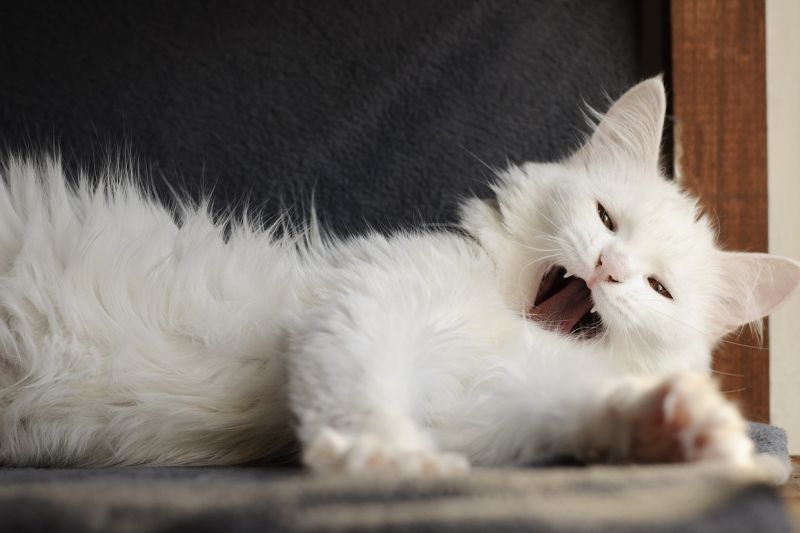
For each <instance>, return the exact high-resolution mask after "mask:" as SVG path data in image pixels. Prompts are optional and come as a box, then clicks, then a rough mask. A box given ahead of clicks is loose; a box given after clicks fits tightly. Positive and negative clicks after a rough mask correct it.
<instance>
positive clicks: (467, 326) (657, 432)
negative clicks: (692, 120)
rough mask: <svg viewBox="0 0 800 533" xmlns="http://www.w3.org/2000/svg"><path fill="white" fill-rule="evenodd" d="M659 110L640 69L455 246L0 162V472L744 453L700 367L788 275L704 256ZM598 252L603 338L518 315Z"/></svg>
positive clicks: (500, 186) (794, 269)
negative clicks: (229, 210)
mask: <svg viewBox="0 0 800 533" xmlns="http://www.w3.org/2000/svg"><path fill="white" fill-rule="evenodd" d="M664 109H665V100H664V90H663V86H662V84H661V81H660V80H659V79H652V80H648V81H646V82H643V83H641V84H639V85H638V86H636V87H635V88H633V89H631V90H630V91H629V92H628V93H626V94H625V95H624V96H623V97H622V98H621V99H620V100H619V101H618V102H617V103H616V104H615V105H614V106H613V107H612V109H611V110H610V111H609V112H608V113H607V114H606V115H605V116H604V117H602V119H601V120H600V122H599V125H598V126H597V128H596V129H595V131H594V133H593V135H592V137H591V138H590V139H589V140H588V141H587V143H586V144H585V145H584V146H583V147H582V148H581V149H580V150H579V151H578V152H577V153H576V154H574V155H573V156H572V157H570V158H569V159H567V160H565V161H562V162H559V163H549V164H533V163H531V164H527V165H523V166H521V167H511V168H509V169H507V170H505V171H504V172H502V173H501V174H500V176H499V180H498V181H497V183H496V184H495V186H494V189H495V192H496V195H497V201H496V204H495V203H491V202H484V201H480V200H470V201H467V202H465V204H464V206H463V222H462V227H463V229H464V230H465V231H466V232H467V233H469V234H470V235H471V236H472V238H467V237H465V236H463V235H461V234H457V233H446V232H427V231H426V232H419V233H398V234H395V235H392V236H388V237H387V236H382V235H378V234H369V235H365V236H362V237H356V238H353V239H348V240H336V239H333V238H326V237H324V236H321V235H320V233H319V232H317V231H316V230H315V229H314V228H313V227H312V228H311V229H309V230H307V231H305V232H302V233H300V234H297V233H295V234H292V232H283V233H281V235H283V236H277V233H276V232H275V231H273V230H272V229H261V228H256V227H253V225H252V224H250V223H249V222H248V221H247V220H244V221H242V222H238V223H233V224H231V225H226V224H225V223H224V221H219V220H215V219H214V218H213V217H212V216H211V215H210V214H209V211H208V209H206V207H205V206H200V207H187V206H181V207H179V208H177V209H176V210H171V209H168V208H166V207H163V206H162V205H160V204H159V203H157V202H156V201H154V200H153V199H151V198H150V197H149V196H148V195H146V194H144V193H142V192H141V191H140V189H139V188H137V187H136V186H134V185H132V183H135V181H136V176H135V175H130V171H129V170H126V169H124V168H119V167H116V168H112V167H109V169H108V171H107V172H106V174H105V175H104V176H101V180H100V183H101V185H98V186H90V185H89V184H88V183H89V182H88V181H87V180H85V179H82V180H80V182H79V185H77V186H75V187H71V186H69V185H68V184H67V182H66V179H65V177H64V171H63V169H62V168H61V166H60V165H59V163H58V162H56V161H52V160H41V161H33V160H30V159H27V160H26V159H13V158H12V159H10V160H9V161H8V162H7V164H6V167H5V168H4V169H3V170H2V174H3V184H2V185H0V462H2V463H3V464H13V465H89V466H100V465H111V464H158V465H167V464H174V465H186V464H192V465H205V464H231V463H238V462H243V461H247V460H250V459H256V458H260V457H265V456H270V455H275V454H282V453H284V452H286V451H287V450H290V449H291V447H292V445H293V442H294V439H295V438H298V439H299V442H300V444H301V445H302V447H303V450H304V453H303V457H304V460H305V462H306V463H307V464H308V465H310V466H312V467H314V468H316V469H319V470H330V469H332V470H349V471H362V470H393V471H401V472H412V473H415V472H424V471H441V472H450V471H460V470H463V469H464V468H466V465H467V460H469V462H471V463H476V464H482V465H502V464H522V463H526V462H530V461H535V460H545V459H549V458H552V457H554V456H558V455H574V456H577V457H580V458H585V459H590V460H591V459H598V460H599V459H605V460H622V461H631V460H634V461H636V460H642V461H666V460H671V459H675V458H678V459H698V458H704V457H721V458H729V459H735V460H746V459H747V458H748V457H749V456H750V454H751V449H752V445H751V444H750V442H749V440H748V439H747V437H746V436H745V427H744V423H743V422H742V420H741V417H740V416H739V414H738V412H737V411H736V409H735V408H733V407H732V406H731V405H730V404H729V403H727V402H726V401H725V400H724V399H723V398H722V396H721V395H720V394H719V393H718V392H717V391H716V389H715V388H714V386H713V384H711V383H710V382H709V381H708V380H707V379H706V378H704V377H698V375H697V374H696V373H697V372H699V373H700V374H702V373H706V372H707V371H708V368H709V364H710V353H711V350H712V349H713V347H714V346H715V345H716V344H717V343H718V342H719V340H720V339H721V337H722V336H724V335H725V334H726V333H728V332H729V331H731V330H732V329H734V328H736V327H738V326H740V325H742V324H744V323H748V322H751V321H753V320H757V319H759V318H760V317H762V316H763V315H765V314H767V313H768V312H769V311H770V310H771V309H772V308H773V307H774V306H775V305H777V304H778V303H779V302H780V301H781V300H782V299H783V298H784V297H785V296H786V295H787V294H788V293H790V292H791V291H792V290H794V288H795V287H796V285H797V283H798V279H799V278H800V268H798V265H797V263H795V262H793V261H791V260H787V259H781V258H776V257H773V256H767V255H764V254H736V253H730V252H722V251H720V250H719V249H718V248H717V247H716V245H715V242H714V230H713V228H712V227H711V226H710V225H709V223H708V221H707V219H706V218H705V217H703V216H701V215H700V212H699V209H698V207H697V205H696V200H695V199H694V198H692V197H691V196H689V195H688V194H686V193H685V192H682V191H681V190H680V188H679V186H678V185H677V184H675V183H673V182H670V181H667V180H666V179H664V178H663V177H662V175H661V174H660V172H659V169H658V150H659V144H660V140H661V127H662V122H663V119H664ZM598 201H599V202H601V203H602V204H603V206H605V208H606V209H607V210H608V212H609V214H610V215H611V216H612V217H613V218H614V221H615V223H616V225H617V229H616V231H615V232H611V231H608V230H607V229H606V227H605V226H604V225H603V223H602V222H601V221H600V220H599V219H598V215H597V202H598ZM176 219H177V221H176ZM601 257H602V258H603V259H604V260H605V263H604V265H605V266H604V267H603V268H605V269H606V270H603V271H602V274H603V276H605V275H606V274H609V273H610V274H609V275H611V274H613V276H614V277H615V279H618V280H619V281H621V282H620V283H610V282H608V283H607V282H604V281H602V280H601V281H600V282H598V283H597V284H596V285H595V286H594V288H593V298H594V300H595V304H596V306H597V309H598V311H599V313H600V314H601V316H602V317H603V321H604V324H605V327H606V331H605V333H604V334H603V335H601V336H600V337H598V338H596V339H594V340H579V339H575V338H571V337H568V336H564V335H561V334H559V333H556V332H555V331H553V330H551V329H549V328H547V327H544V326H542V325H541V324H538V323H536V322H533V321H531V320H529V319H527V318H526V316H525V315H526V311H527V310H528V309H529V308H530V306H531V303H532V301H531V300H532V298H533V297H534V296H535V294H536V290H537V285H538V283H539V280H540V279H541V277H542V275H543V273H544V270H545V269H546V268H547V267H548V265H550V264H554V263H557V264H560V265H563V266H565V267H567V268H568V269H569V270H570V271H571V272H572V273H574V274H575V275H578V276H581V277H583V278H584V279H590V278H592V276H594V275H595V274H596V273H597V272H598V271H597V269H598V268H600V267H596V264H597V263H598V259H599V258H601ZM652 275H656V276H657V277H658V278H659V279H660V280H661V281H662V282H663V284H664V285H665V286H666V287H667V288H668V290H669V291H670V292H671V294H672V295H673V297H674V299H673V300H669V299H667V298H664V297H663V296H661V295H659V294H657V293H656V292H654V291H653V289H652V288H651V287H650V286H649V285H648V283H647V277H648V276H652ZM604 279H605V278H604ZM692 372H695V373H692ZM654 443H655V444H654Z"/></svg>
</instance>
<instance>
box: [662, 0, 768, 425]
mask: <svg viewBox="0 0 800 533" xmlns="http://www.w3.org/2000/svg"><path fill="white" fill-rule="evenodd" d="M764 16H765V11H764V0H700V1H698V0H673V1H672V5H671V18H672V60H673V64H672V76H673V78H672V87H673V109H674V113H675V127H676V133H675V138H676V146H675V153H676V154H678V159H677V169H678V173H679V175H680V177H681V179H682V180H683V181H684V183H686V184H687V186H688V187H689V188H690V189H692V190H694V191H695V192H696V193H698V194H700V196H701V198H702V200H703V202H704V204H705V206H706V208H707V210H708V212H709V213H710V215H711V216H712V217H714V218H715V219H717V220H718V223H719V229H720V239H721V241H722V243H723V244H724V245H725V246H726V247H728V248H731V249H737V250H746V251H753V252H755V251H758V252H765V251H767V121H766V58H765V53H766V49H765V34H764ZM767 339H768V335H767V332H766V329H765V332H764V344H763V346H760V347H751V346H756V345H757V344H758V343H757V342H756V340H755V339H754V338H753V337H752V335H750V334H749V332H747V331H743V332H742V333H741V334H740V335H738V336H736V337H732V338H729V340H730V341H732V342H735V343H738V344H732V343H730V342H729V343H725V344H724V345H723V346H722V347H721V348H720V349H719V350H718V351H717V353H715V355H714V368H715V370H716V371H717V374H716V375H717V377H718V378H719V379H720V381H721V384H722V387H723V390H726V391H730V392H728V393H727V394H728V395H729V396H730V397H731V398H733V399H734V400H736V401H737V402H738V403H739V404H740V406H741V407H742V409H743V411H744V413H745V415H746V416H747V417H748V418H749V419H751V420H757V421H762V422H768V421H769V352H768V346H767Z"/></svg>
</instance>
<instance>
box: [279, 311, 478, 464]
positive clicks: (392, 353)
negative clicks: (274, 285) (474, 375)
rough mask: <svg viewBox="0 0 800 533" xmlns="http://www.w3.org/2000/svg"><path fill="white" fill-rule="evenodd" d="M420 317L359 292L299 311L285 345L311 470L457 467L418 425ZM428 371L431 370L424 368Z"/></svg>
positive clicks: (425, 336) (425, 338)
mask: <svg viewBox="0 0 800 533" xmlns="http://www.w3.org/2000/svg"><path fill="white" fill-rule="evenodd" d="M424 330H425V320H424V317H416V318H415V317H411V316H407V315H405V314H403V313H402V312H398V310H392V309H391V308H388V304H381V303H380V302H379V301H377V300H373V299H372V298H369V297H366V298H363V299H360V300H359V301H358V302H357V303H354V304H353V305H350V302H338V303H337V304H336V305H326V306H324V307H320V308H317V309H315V310H312V311H310V312H307V313H305V314H304V316H303V317H302V319H301V320H300V322H299V325H298V326H297V327H296V328H295V329H294V331H293V333H292V335H291V340H290V346H289V350H288V361H287V366H288V369H289V376H290V379H289V394H290V405H291V408H292V410H293V412H294V414H295V416H296V419H297V434H298V437H299V439H300V442H301V445H302V447H303V455H302V459H303V462H304V463H305V464H306V465H307V466H309V467H310V468H311V469H312V470H315V471H333V472H337V471H339V472H348V473H359V472H391V473H393V474H401V475H418V474H429V473H430V474H453V473H460V472H464V471H466V470H467V469H468V463H467V461H466V459H465V458H464V457H463V456H462V455H458V454H453V453H446V452H443V451H442V450H440V448H439V447H438V446H437V445H436V443H435V442H434V440H433V439H432V438H431V436H430V435H429V434H428V433H427V431H426V430H425V429H424V428H423V427H422V424H421V420H420V419H421V418H424V415H421V414H420V407H419V402H420V400H421V399H422V398H421V397H422V396H423V393H422V388H421V382H424V381H425V376H423V375H422V374H423V373H424V370H423V368H424V365H421V364H420V361H421V360H424V359H425V357H426V355H429V354H430V353H431V351H432V349H434V347H433V346H431V342H432V337H435V335H430V334H429V333H426V332H425V331H424ZM431 370H432V371H433V369H431Z"/></svg>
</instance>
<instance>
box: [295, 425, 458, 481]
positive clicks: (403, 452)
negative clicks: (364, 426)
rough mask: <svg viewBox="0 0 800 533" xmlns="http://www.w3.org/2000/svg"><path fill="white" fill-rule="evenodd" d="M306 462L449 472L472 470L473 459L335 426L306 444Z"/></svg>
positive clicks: (350, 468) (348, 469)
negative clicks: (393, 441)
mask: <svg viewBox="0 0 800 533" xmlns="http://www.w3.org/2000/svg"><path fill="white" fill-rule="evenodd" d="M303 462H304V463H305V464H306V465H307V466H308V467H310V468H311V469H312V470H314V471H316V472H321V473H335V472H341V473H347V474H362V473H363V474H371V473H375V474H392V475H400V476H425V475H434V476H449V475H460V474H465V473H466V472H468V471H469V462H468V461H467V459H466V458H465V457H463V456H461V455H458V454H453V453H444V452H439V451H436V450H431V449H426V448H421V447H417V446H414V447H403V446H402V444H399V443H392V442H388V441H387V440H385V439H382V438H379V437H376V436H374V435H371V434H360V435H345V434H343V433H340V432H338V431H336V430H334V429H331V428H324V429H322V430H321V431H320V432H319V434H318V435H317V437H316V438H315V439H314V440H313V441H312V442H311V443H310V444H309V445H308V446H307V447H306V451H305V453H304V454H303Z"/></svg>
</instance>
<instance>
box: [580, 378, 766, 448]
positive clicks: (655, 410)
mask: <svg viewBox="0 0 800 533" xmlns="http://www.w3.org/2000/svg"><path fill="white" fill-rule="evenodd" d="M600 400H601V401H600V402H599V404H598V405H597V407H596V408H594V409H592V410H590V412H591V413H592V415H591V416H590V417H588V418H587V425H586V428H585V433H584V434H583V436H582V446H581V448H580V453H581V455H582V458H583V459H586V460H589V461H596V460H605V461H611V462H634V463H665V462H680V461H700V460H709V459H721V460H729V461H732V462H734V463H738V464H749V463H751V462H752V461H753V459H754V445H753V442H752V441H751V439H750V438H749V436H748V432H747V424H746V422H745V420H744V418H742V415H741V414H740V413H739V410H738V409H737V408H736V406H735V405H734V404H733V403H731V402H730V401H729V400H727V399H726V398H725V397H724V396H723V395H722V393H721V392H720V391H719V389H718V387H717V386H716V384H715V383H714V382H713V381H712V380H711V379H710V378H709V377H707V376H705V375H702V374H695V373H681V374H676V375H673V376H670V377H666V378H653V377H631V378H627V379H624V380H621V381H620V382H618V383H616V384H613V385H611V386H610V387H608V389H607V392H605V393H604V395H603V396H602V397H601V399H600Z"/></svg>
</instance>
